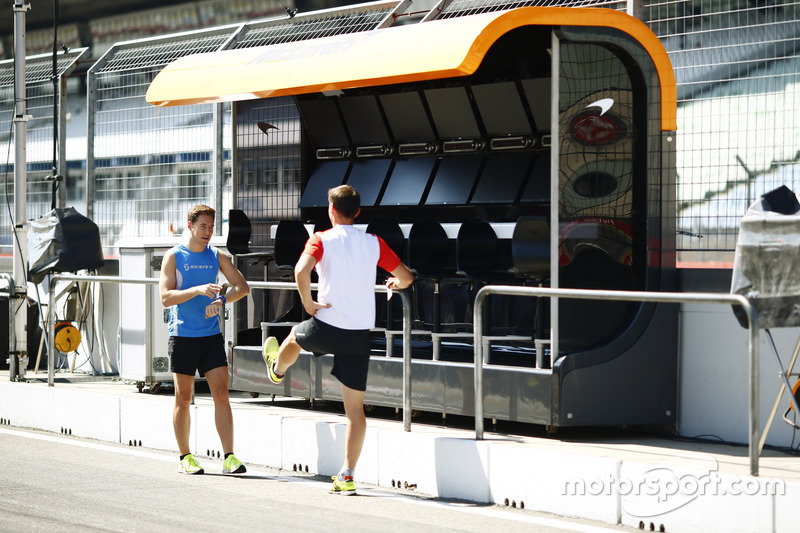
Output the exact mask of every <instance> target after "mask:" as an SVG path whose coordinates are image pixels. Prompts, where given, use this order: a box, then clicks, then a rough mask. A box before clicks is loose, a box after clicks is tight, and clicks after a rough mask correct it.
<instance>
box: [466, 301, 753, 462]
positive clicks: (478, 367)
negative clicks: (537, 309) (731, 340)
mask: <svg viewBox="0 0 800 533" xmlns="http://www.w3.org/2000/svg"><path fill="white" fill-rule="evenodd" d="M491 294H501V295H506V296H546V297H554V298H575V299H579V300H615V301H633V302H658V303H677V304H680V303H710V304H727V305H738V306H741V307H742V309H743V310H744V311H745V313H746V314H747V319H748V328H747V329H748V343H747V344H748V349H749V354H750V357H749V366H750V368H749V381H750V400H749V408H750V418H749V426H748V437H749V438H748V447H749V455H750V474H751V475H754V476H757V475H758V455H759V446H758V443H759V431H760V430H759V426H758V409H759V405H758V404H759V401H758V392H759V383H758V359H759V346H758V323H757V320H758V317H757V314H756V310H755V308H754V307H752V306H751V305H750V302H749V300H747V298H745V297H744V296H741V295H738V294H713V293H685V292H684V293H677V292H644V291H603V290H588V289H553V288H545V287H512V286H503V285H487V286H485V287H482V288H481V289H480V290H479V291H478V293H477V294H476V295H475V307H474V311H473V324H474V330H473V331H474V333H475V341H474V342H475V345H474V349H475V438H476V439H478V440H482V439H483V413H484V410H483V359H484V354H483V327H482V324H483V307H484V301H485V300H486V297H487V296H489V295H491ZM551 347H553V348H557V347H556V346H555V345H551ZM551 354H552V355H551V357H553V358H554V359H555V357H556V354H554V353H552V352H551Z"/></svg>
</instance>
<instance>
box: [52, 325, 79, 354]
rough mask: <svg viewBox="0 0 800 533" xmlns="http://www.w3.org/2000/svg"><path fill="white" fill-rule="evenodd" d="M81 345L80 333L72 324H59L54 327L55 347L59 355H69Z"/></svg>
mask: <svg viewBox="0 0 800 533" xmlns="http://www.w3.org/2000/svg"><path fill="white" fill-rule="evenodd" d="M80 344H81V333H80V331H78V328H76V327H75V326H73V325H72V322H59V323H57V324H56V326H55V345H56V349H57V350H58V351H59V352H61V353H70V352H74V351H75V350H77V349H78V346H80Z"/></svg>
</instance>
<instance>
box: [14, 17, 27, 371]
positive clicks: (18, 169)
mask: <svg viewBox="0 0 800 533" xmlns="http://www.w3.org/2000/svg"><path fill="white" fill-rule="evenodd" d="M28 9H30V5H29V4H22V3H21V2H18V1H15V3H14V118H13V120H14V220H13V224H14V244H13V253H12V256H13V269H12V277H13V278H14V280H15V282H16V283H15V294H14V295H13V299H14V300H15V301H18V305H15V306H14V328H15V335H14V339H15V341H16V342H15V347H14V351H13V353H10V354H9V361H11V364H10V370H11V372H10V374H11V377H12V380H13V379H14V377H16V376H18V377H19V379H24V377H25V369H26V367H27V366H28V334H27V331H28V306H27V305H25V303H26V298H27V293H28V286H27V278H28V275H27V268H26V265H27V263H28V260H27V253H28V233H27V231H28V230H27V224H26V221H27V218H28V217H27V211H28V203H27V194H28V185H27V179H26V171H27V168H28V159H27V155H26V143H27V137H28V119H29V118H30V117H29V116H28V115H26V114H25V113H26V111H27V109H26V98H25V96H26V95H25V12H26V11H27V10H28ZM9 298H12V295H11V294H9Z"/></svg>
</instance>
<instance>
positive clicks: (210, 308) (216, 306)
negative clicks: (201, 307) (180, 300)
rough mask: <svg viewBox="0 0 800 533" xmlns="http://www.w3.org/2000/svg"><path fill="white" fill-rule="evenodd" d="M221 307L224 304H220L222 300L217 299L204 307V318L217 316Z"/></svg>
mask: <svg viewBox="0 0 800 533" xmlns="http://www.w3.org/2000/svg"><path fill="white" fill-rule="evenodd" d="M223 307H225V304H223V303H222V299H220V298H217V299H216V300H214V301H213V302H211V303H210V304H208V305H207V306H206V318H211V317H212V316H217V315H218V314H219V311H220V309H222V308H223Z"/></svg>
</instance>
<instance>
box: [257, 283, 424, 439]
mask: <svg viewBox="0 0 800 533" xmlns="http://www.w3.org/2000/svg"><path fill="white" fill-rule="evenodd" d="M247 284H248V285H249V286H250V288H251V289H267V290H280V289H284V290H287V289H288V290H297V283H294V282H287V281H248V282H247ZM316 288H317V284H316V283H312V284H311V289H312V290H315V289H316ZM388 290H389V289H387V288H386V286H385V285H375V292H378V293H380V292H383V293H385V292H387V291H388ZM393 292H395V293H399V294H400V298H401V301H402V303H403V429H404V430H405V431H411V297H410V296H409V295H408V293H407V292H406V291H405V290H402V291H393Z"/></svg>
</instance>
